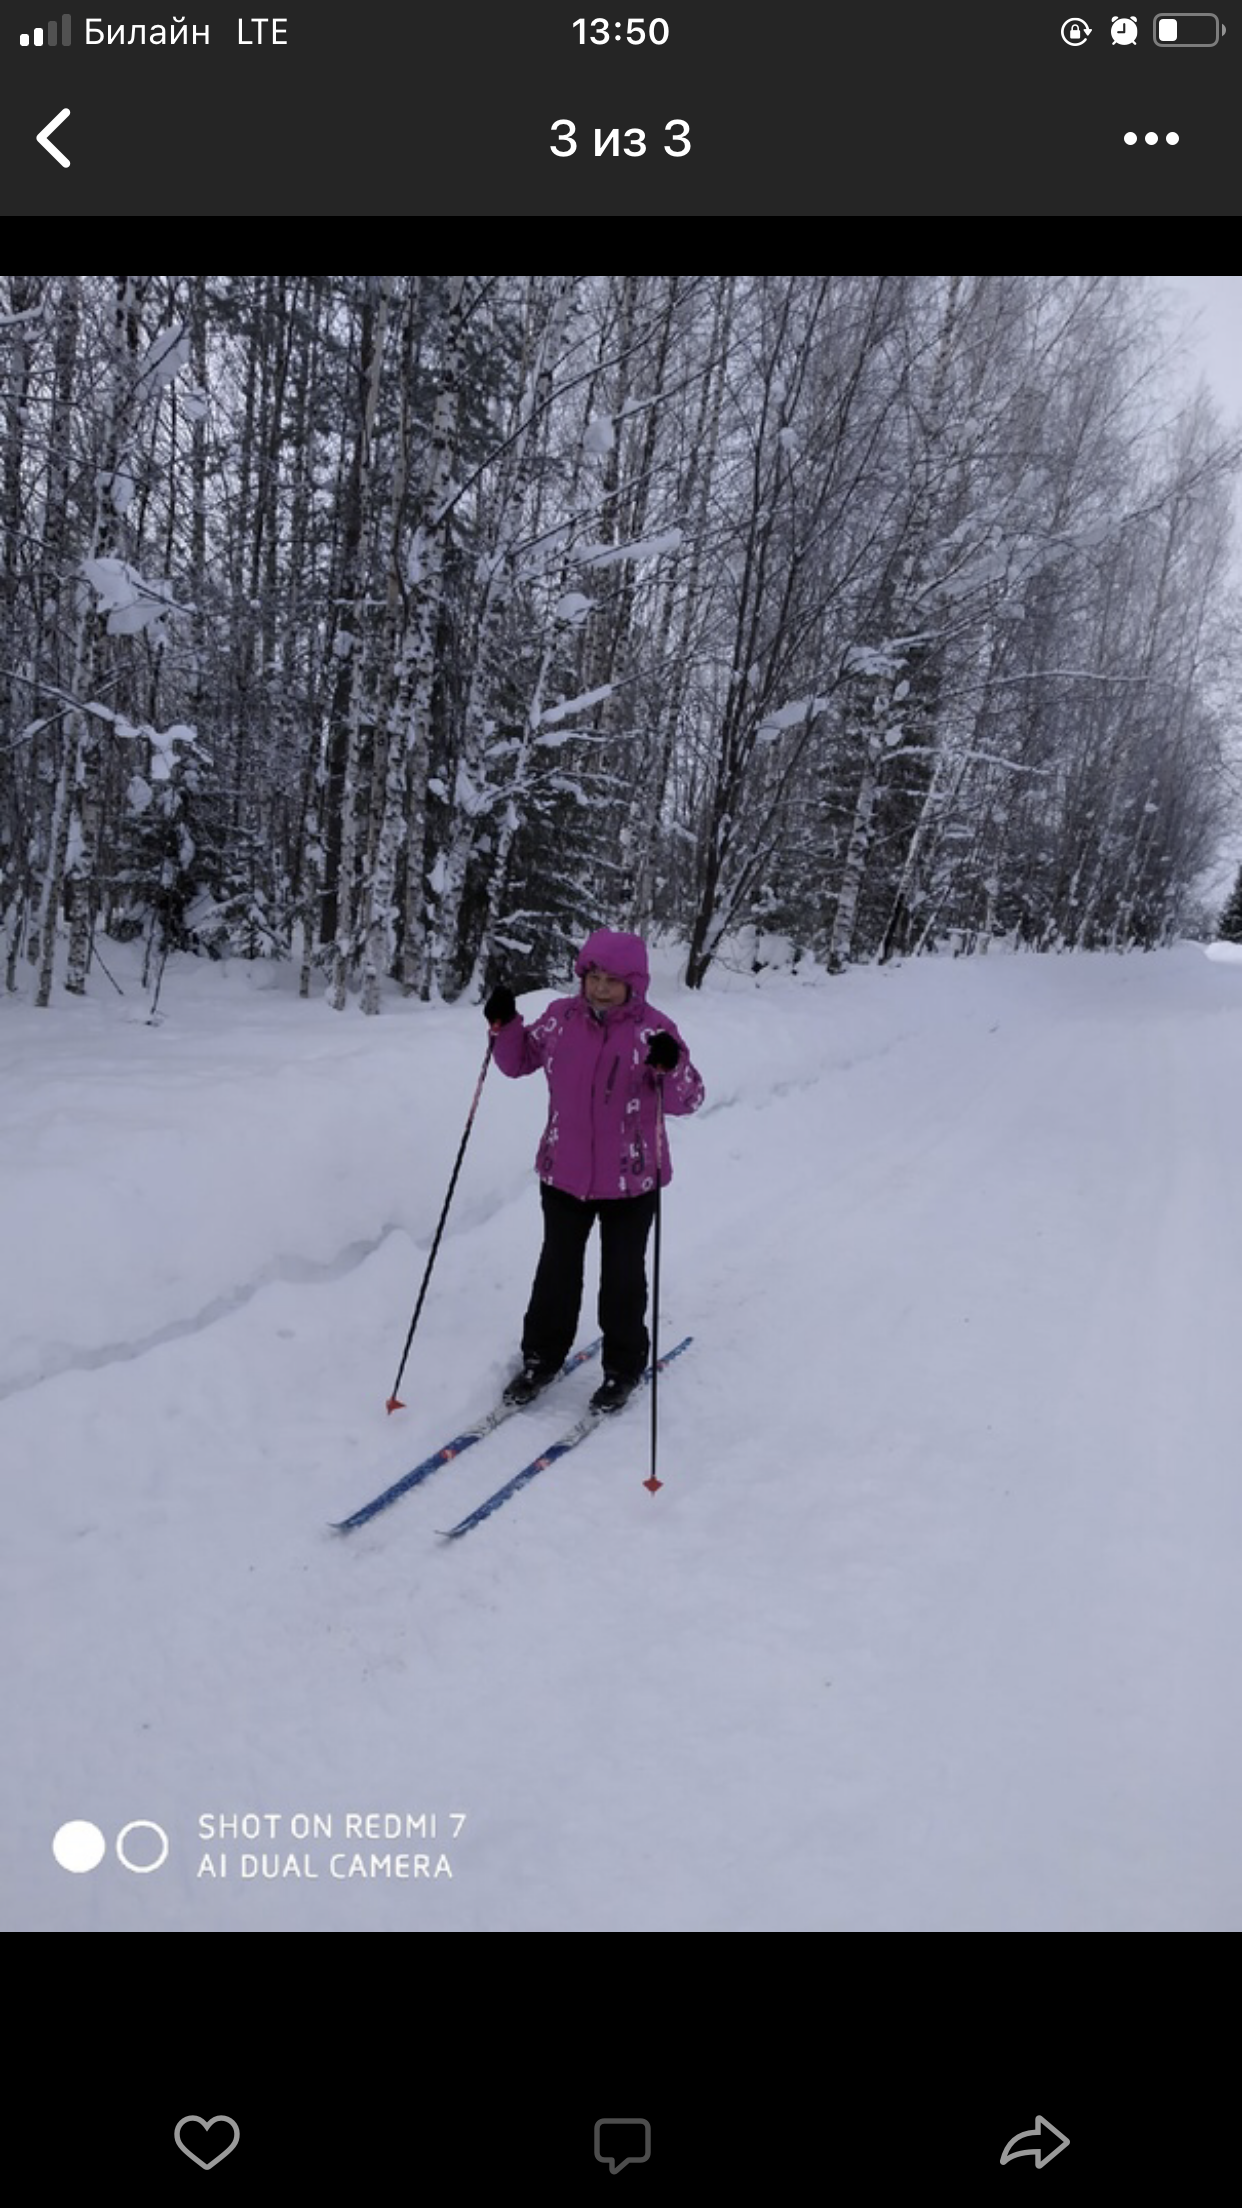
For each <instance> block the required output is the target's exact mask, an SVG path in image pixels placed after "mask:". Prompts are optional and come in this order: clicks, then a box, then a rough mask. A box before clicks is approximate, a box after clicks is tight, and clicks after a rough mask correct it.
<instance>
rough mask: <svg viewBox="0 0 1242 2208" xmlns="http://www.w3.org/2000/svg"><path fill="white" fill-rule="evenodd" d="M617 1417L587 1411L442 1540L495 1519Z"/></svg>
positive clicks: (681, 1345) (666, 1360)
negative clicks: (539, 1475)
mask: <svg viewBox="0 0 1242 2208" xmlns="http://www.w3.org/2000/svg"><path fill="white" fill-rule="evenodd" d="M693 1340H694V1336H693V1334H687V1336H686V1338H685V1340H684V1342H678V1344H677V1347H676V1348H675V1349H670V1350H669V1352H668V1355H667V1356H666V1357H661V1359H660V1361H659V1366H660V1371H661V1372H663V1370H664V1367H665V1366H666V1365H670V1364H671V1363H672V1361H673V1359H674V1357H680V1355H681V1353H682V1351H683V1349H689V1347H690V1344H691V1342H692V1341H693ZM650 1378H651V1373H650V1371H649V1370H648V1371H647V1372H645V1373H644V1374H643V1386H644V1387H645V1386H646V1384H647V1382H648V1381H649V1380H650ZM631 1400H632V1398H631ZM615 1415H616V1414H615V1413H613V1412H606V1411H584V1413H583V1415H582V1417H581V1418H580V1419H579V1420H578V1422H577V1424H576V1425H574V1426H570V1427H569V1428H568V1429H567V1430H566V1432H565V1433H563V1434H562V1435H561V1437H560V1439H559V1441H554V1442H553V1443H552V1446H551V1448H549V1449H545V1450H544V1452H543V1455H542V1456H539V1457H535V1458H534V1460H533V1461H532V1462H531V1463H530V1464H527V1465H524V1466H523V1467H522V1470H521V1471H520V1472H515V1473H514V1475H513V1478H512V1479H511V1480H506V1481H505V1484H504V1486H503V1487H498V1488H497V1490H496V1492H495V1494H494V1495H489V1496H488V1498H487V1501H486V1502H484V1503H480V1504H479V1507H478V1509H477V1510H472V1511H471V1513H470V1515H469V1517H468V1518H463V1519H462V1521H461V1523H460V1525H456V1526H449V1527H448V1528H447V1529H446V1530H445V1531H444V1532H443V1533H442V1534H441V1535H440V1538H441V1540H442V1541H455V1540H456V1539H457V1537H458V1535H459V1534H462V1533H469V1531H470V1528H471V1526H477V1525H481V1524H482V1521H483V1520H484V1519H485V1518H490V1517H491V1515H492V1512H493V1511H494V1510H499V1508H500V1506H501V1504H502V1503H507V1502H508V1500H509V1497H510V1496H511V1495H516V1494H517V1491H518V1489H519V1488H520V1487H525V1486H526V1484H527V1481H528V1480H533V1479H534V1477H535V1474H536V1472H546V1471H547V1468H548V1466H549V1465H550V1464H555V1463H556V1460H557V1458H558V1457H564V1456H567V1455H568V1453H569V1451H570V1450H571V1449H576V1448H577V1446H578V1443H579V1442H580V1441H585V1440H586V1437H587V1435H588V1434H591V1433H594V1431H595V1428H596V1427H597V1426H602V1425H604V1424H605V1422H606V1421H607V1419H608V1418H609V1417H613V1416H615Z"/></svg>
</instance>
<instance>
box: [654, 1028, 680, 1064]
mask: <svg viewBox="0 0 1242 2208" xmlns="http://www.w3.org/2000/svg"><path fill="white" fill-rule="evenodd" d="M680 1056H681V1052H680V1051H679V1050H678V1048H677V1045H676V1043H675V1042H674V1041H673V1038H672V1036H671V1035H668V1034H666V1033H665V1031H664V1029H663V1028H661V1029H660V1032H659V1034H658V1035H653V1036H652V1038H651V1048H650V1050H649V1051H648V1052H647V1064H648V1065H649V1066H655V1067H656V1069H657V1070H658V1071H659V1072H660V1073H671V1072H672V1070H673V1067H674V1066H675V1065H676V1063H677V1061H678V1059H679V1058H680Z"/></svg>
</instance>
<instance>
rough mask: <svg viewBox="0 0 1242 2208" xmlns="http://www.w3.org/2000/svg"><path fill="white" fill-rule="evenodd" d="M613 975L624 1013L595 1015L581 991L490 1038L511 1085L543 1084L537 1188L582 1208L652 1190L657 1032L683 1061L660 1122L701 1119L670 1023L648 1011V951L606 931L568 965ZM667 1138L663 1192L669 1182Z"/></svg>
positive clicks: (670, 1081) (699, 1093)
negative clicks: (623, 990)
mask: <svg viewBox="0 0 1242 2208" xmlns="http://www.w3.org/2000/svg"><path fill="white" fill-rule="evenodd" d="M592 966H598V967H600V968H601V969H602V971H603V972H604V973H608V974H616V975H618V976H619V977H620V978H621V979H622V980H623V981H625V982H626V983H627V984H628V986H629V992H630V993H629V996H628V997H627V998H626V1000H625V1003H624V1004H620V1005H617V1006H616V1007H615V1008H614V1009H613V1010H611V1011H608V1012H597V1011H596V1010H595V1009H594V1008H593V1007H592V1006H591V1005H590V1004H589V1003H588V1002H587V998H586V994H585V989H583V990H581V991H580V992H579V994H578V995H577V996H576V997H558V998H557V999H556V1000H555V1002H554V1003H552V1004H550V1005H549V1006H548V1008H547V1011H546V1012H544V1013H542V1014H541V1015H540V1017H539V1018H538V1019H537V1020H535V1021H534V1022H533V1024H532V1025H531V1026H530V1027H528V1026H527V1025H526V1023H525V1021H524V1020H523V1018H522V1016H521V1014H520V1013H519V1014H518V1016H517V1018H516V1019H513V1020H510V1021H509V1022H508V1023H507V1025H506V1026H504V1027H501V1028H497V1029H496V1031H495V1033H494V1035H493V1038H492V1055H493V1057H494V1058H495V1061H496V1064H497V1065H498V1066H499V1068H500V1070H501V1072H502V1073H507V1074H508V1075H509V1076H510V1078H511V1079H514V1080H516V1079H518V1078H520V1076H521V1075H522V1074H525V1073H534V1071H535V1070H536V1068H537V1067H539V1066H542V1067H543V1070H544V1072H545V1073H546V1074H547V1077H548V1092H549V1102H548V1124H547V1126H546V1127H545V1129H544V1132H543V1139H542V1141H541V1142H540V1145H539V1149H538V1152H537V1154H536V1157H535V1170H536V1172H537V1173H538V1175H539V1178H540V1180H542V1181H547V1182H548V1183H549V1184H550V1185H551V1186H552V1187H553V1188H562V1189H564V1190H565V1191H566V1193H567V1194H568V1195H570V1196H577V1197H580V1198H581V1199H583V1200H584V1201H585V1200H586V1199H588V1198H598V1197H608V1196H641V1195H642V1194H643V1192H644V1191H645V1190H647V1189H651V1188H654V1187H655V1185H656V1081H657V1075H656V1073H655V1072H654V1070H653V1069H652V1068H651V1067H650V1066H649V1065H647V1063H646V1058H647V1046H648V1044H649V1043H650V1041H651V1038H652V1036H653V1035H655V1034H657V1033H658V1032H659V1031H660V1030H661V1029H663V1030H664V1031H665V1033H666V1034H669V1035H671V1036H672V1037H673V1040H674V1041H675V1042H676V1043H677V1044H678V1045H679V1046H680V1051H681V1055H680V1057H679V1058H678V1061H677V1064H676V1066H675V1067H674V1068H673V1069H672V1071H671V1072H669V1073H666V1074H664V1075H663V1076H662V1077H660V1078H662V1079H663V1084H664V1109H665V1112H666V1113H668V1112H697V1110H698V1108H699V1106H700V1104H701V1103H702V1102H703V1095H704V1090H703V1083H702V1081H701V1079H700V1078H699V1075H698V1073H697V1072H696V1071H695V1068H694V1067H693V1066H692V1065H691V1063H690V1054H689V1052H688V1051H687V1049H686V1046H685V1044H684V1042H682V1039H681V1036H680V1035H679V1033H678V1031H677V1029H676V1027H675V1026H674V1024H673V1022H672V1020H670V1019H669V1017H668V1015H667V1013H664V1012H657V1010H656V1008H655V1006H654V1005H651V1004H648V1002H647V982H648V978H649V969H648V965H647V946H646V944H645V943H644V942H643V941H642V939H641V937H639V936H637V935H617V934H614V933H613V931H612V930H611V929H610V928H600V929H597V931H596V933H595V934H594V935H590V936H588V937H587V940H586V942H585V943H584V944H583V946H582V949H581V950H580V951H579V953H578V956H577V959H576V960H575V963H574V971H575V973H577V974H579V975H583V976H585V974H586V973H587V970H588V968H589V967H592ZM672 1172H673V1168H672V1162H671V1160H670V1158H669V1154H668V1140H667V1136H666V1138H665V1141H664V1146H663V1157H662V1159H661V1161H660V1185H661V1187H664V1186H666V1185H667V1183H668V1182H669V1181H670V1180H671V1178H672Z"/></svg>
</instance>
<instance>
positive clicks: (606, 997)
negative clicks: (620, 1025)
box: [586, 966, 626, 1012]
mask: <svg viewBox="0 0 1242 2208" xmlns="http://www.w3.org/2000/svg"><path fill="white" fill-rule="evenodd" d="M586 993H587V1003H588V1004H590V1005H593V1006H594V1007H595V1010H596V1011H597V1012H608V1011H610V1010H611V1008H612V1006H613V1005H614V1004H624V1003H625V997H626V985H625V983H624V982H623V981H622V980H620V979H619V977H618V976H617V975H616V974H606V973H604V972H603V971H602V970H601V968H600V967H598V966H588V968H587V972H586Z"/></svg>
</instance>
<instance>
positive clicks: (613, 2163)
mask: <svg viewBox="0 0 1242 2208" xmlns="http://www.w3.org/2000/svg"><path fill="white" fill-rule="evenodd" d="M595 2159H596V2161H597V2162H606V2163H607V2164H608V2167H609V2169H610V2170H611V2171H612V2174H613V2176H614V2177H616V2175H617V2173H618V2171H620V2170H623V2169H624V2168H625V2167H626V2164H627V2163H629V2162H649V2161H650V2160H651V2126H650V2124H649V2123H648V2122H647V2119H646V2117H645V2116H601V2117H600V2120H599V2122H598V2123H597V2125H596V2126H595Z"/></svg>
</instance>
